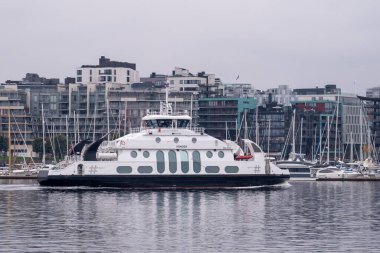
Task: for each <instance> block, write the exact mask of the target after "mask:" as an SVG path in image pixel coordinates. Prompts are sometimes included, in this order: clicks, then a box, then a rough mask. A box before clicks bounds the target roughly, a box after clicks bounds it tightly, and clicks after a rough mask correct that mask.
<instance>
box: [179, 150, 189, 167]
mask: <svg viewBox="0 0 380 253" xmlns="http://www.w3.org/2000/svg"><path fill="white" fill-rule="evenodd" d="M181 170H182V172H183V173H187V172H189V156H188V154H187V151H185V150H181Z"/></svg>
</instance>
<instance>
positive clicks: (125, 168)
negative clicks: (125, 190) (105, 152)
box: [116, 166, 132, 174]
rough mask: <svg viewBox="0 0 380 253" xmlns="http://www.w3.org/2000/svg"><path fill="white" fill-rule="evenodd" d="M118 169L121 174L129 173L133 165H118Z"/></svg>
mask: <svg viewBox="0 0 380 253" xmlns="http://www.w3.org/2000/svg"><path fill="white" fill-rule="evenodd" d="M116 171H117V173H119V174H124V173H126V174H129V173H131V172H132V167H131V166H118V167H117V168H116Z"/></svg>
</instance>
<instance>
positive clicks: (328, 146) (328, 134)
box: [326, 116, 330, 164]
mask: <svg viewBox="0 0 380 253" xmlns="http://www.w3.org/2000/svg"><path fill="white" fill-rule="evenodd" d="M326 161H327V164H329V163H330V116H327V159H326Z"/></svg>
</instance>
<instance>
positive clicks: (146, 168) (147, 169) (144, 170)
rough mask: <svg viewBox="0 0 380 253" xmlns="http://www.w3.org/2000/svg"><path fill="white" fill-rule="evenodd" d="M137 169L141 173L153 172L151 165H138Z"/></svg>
mask: <svg viewBox="0 0 380 253" xmlns="http://www.w3.org/2000/svg"><path fill="white" fill-rule="evenodd" d="M137 171H138V172H139V173H141V174H149V173H152V172H153V168H152V167H151V166H139V167H138V168H137Z"/></svg>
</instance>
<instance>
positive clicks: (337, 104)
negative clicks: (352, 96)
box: [334, 95, 339, 161]
mask: <svg viewBox="0 0 380 253" xmlns="http://www.w3.org/2000/svg"><path fill="white" fill-rule="evenodd" d="M338 122H339V95H338V98H337V103H336V120H335V143H334V160H335V161H336V145H337V141H338Z"/></svg>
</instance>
